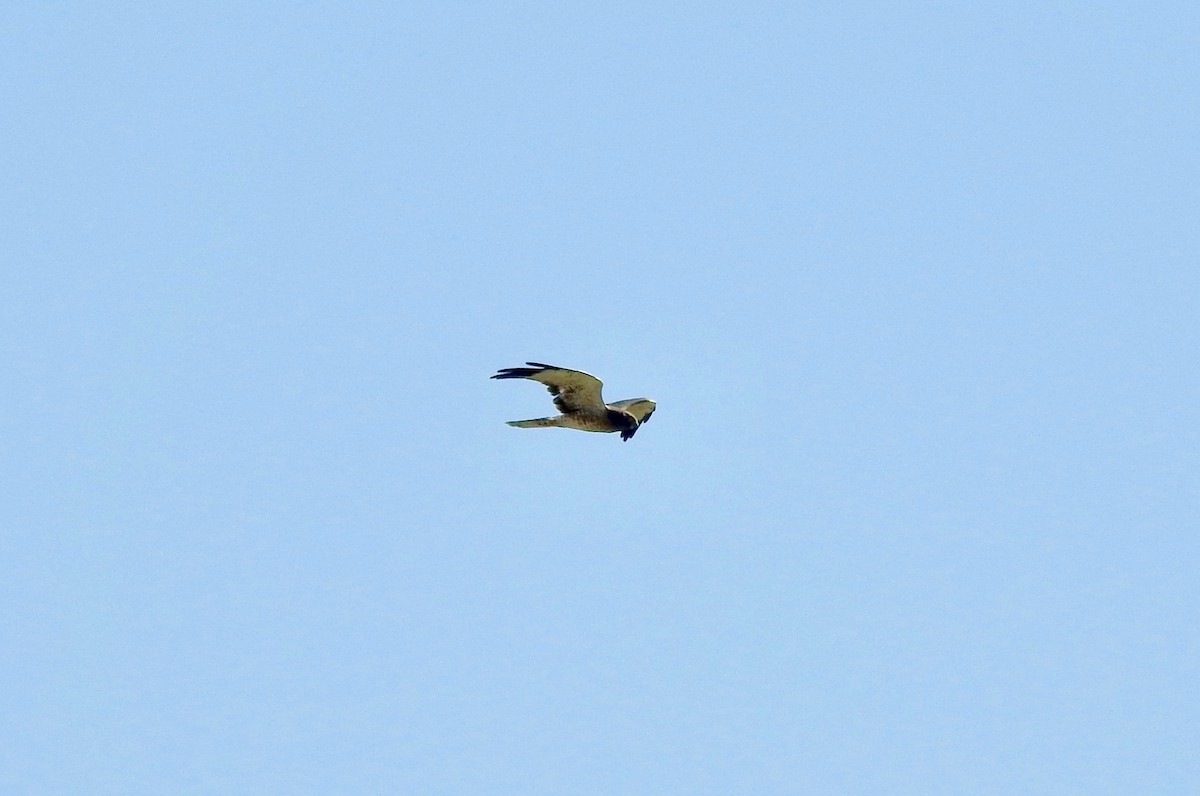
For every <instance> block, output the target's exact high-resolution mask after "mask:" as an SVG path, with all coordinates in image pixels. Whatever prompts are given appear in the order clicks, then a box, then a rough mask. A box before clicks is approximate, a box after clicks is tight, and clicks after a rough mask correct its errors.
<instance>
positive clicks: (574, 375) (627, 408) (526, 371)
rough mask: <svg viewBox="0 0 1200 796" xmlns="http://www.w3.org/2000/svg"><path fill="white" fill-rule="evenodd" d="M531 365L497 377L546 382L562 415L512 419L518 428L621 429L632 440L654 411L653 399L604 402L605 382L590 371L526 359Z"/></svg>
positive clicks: (512, 424)
mask: <svg viewBox="0 0 1200 796" xmlns="http://www.w3.org/2000/svg"><path fill="white" fill-rule="evenodd" d="M525 364H526V365H529V366H530V367H527V368H504V369H503V370H501V371H500V372H499V373H497V374H496V375H495V376H492V378H493V379H533V380H534V381H537V382H541V383H542V384H545V385H546V388H547V389H549V390H550V394H551V395H553V396H554V405H555V406H557V407H558V411H560V412H562V414H561V415H557V416H555V417H539V418H538V419H536V420H510V421H508V424H509V425H510V426H516V427H517V428H574V429H578V430H580V431H620V432H621V439H622V440H626V441H628V440H629V439H630V438H632V437H633V435H634V434H636V433H637V430H638V428H640V427H641V425H642V423H645V422H646V421H647V420H649V419H650V415H652V414H654V406H655V404H654V401H651V400H650V399H649V398H627V399H626V400H624V401H614V402H613V403H611V404H606V403H604V399H603V398H601V397H600V388H601V387H603V386H604V385H603V384H602V383H601V381H600V380H599V379H598V378H596V377H595V376H593V375H591V374H590V373H584V372H583V371H582V370H570V369H569V368H557V367H555V366H554V365H544V364H542V363H541V362H526V363H525Z"/></svg>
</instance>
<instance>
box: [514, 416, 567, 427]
mask: <svg viewBox="0 0 1200 796" xmlns="http://www.w3.org/2000/svg"><path fill="white" fill-rule="evenodd" d="M561 420H562V418H560V417H539V418H536V419H534V420H509V421H508V424H509V425H510V426H512V427H514V428H554V427H556V426H558V425H559V424H560V422H561Z"/></svg>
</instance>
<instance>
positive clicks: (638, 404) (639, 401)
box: [609, 398, 656, 426]
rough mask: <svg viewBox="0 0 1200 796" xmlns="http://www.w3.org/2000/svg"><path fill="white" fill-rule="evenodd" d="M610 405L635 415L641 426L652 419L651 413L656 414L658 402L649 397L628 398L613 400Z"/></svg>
mask: <svg viewBox="0 0 1200 796" xmlns="http://www.w3.org/2000/svg"><path fill="white" fill-rule="evenodd" d="M609 406H612V407H615V408H617V409H622V410H624V411H626V412H628V413H629V414H631V415H633V416H634V417H635V418H636V419H637V421H638V425H639V426H640V425H641V424H642V423H645V422H646V421H647V420H649V419H650V415H652V414H654V407H655V406H656V404H655V403H654V401H651V400H650V399H649V398H626V399H625V400H624V401H613V402H612V403H611V404H609Z"/></svg>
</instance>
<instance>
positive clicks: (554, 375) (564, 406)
mask: <svg viewBox="0 0 1200 796" xmlns="http://www.w3.org/2000/svg"><path fill="white" fill-rule="evenodd" d="M525 364H526V365H529V366H530V367H527V368H504V369H502V370H501V371H500V372H499V373H497V374H496V375H495V376H492V378H493V379H533V380H534V381H538V382H541V383H542V384H545V385H546V389H548V390H549V391H550V394H551V395H553V396H554V405H555V406H557V407H558V411H560V412H562V413H563V414H564V415H571V414H602V413H604V412H605V411H606V409H605V406H604V399H603V398H601V397H600V388H601V387H603V386H604V385H603V383H601V381H600V380H599V379H598V378H596V377H595V376H593V375H592V374H590V373H584V372H583V371H582V370H571V369H570V368H559V367H555V366H554V365H546V364H543V363H541V362H526V363H525Z"/></svg>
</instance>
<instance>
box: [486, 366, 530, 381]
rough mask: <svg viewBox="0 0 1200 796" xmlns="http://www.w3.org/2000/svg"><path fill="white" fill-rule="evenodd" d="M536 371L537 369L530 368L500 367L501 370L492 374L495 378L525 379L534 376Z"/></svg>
mask: <svg viewBox="0 0 1200 796" xmlns="http://www.w3.org/2000/svg"><path fill="white" fill-rule="evenodd" d="M534 373H537V371H536V370H530V369H529V368H500V370H499V372H497V373H496V375H495V376H492V377H491V378H493V379H524V378H528V377H529V376H532V375H533V374H534Z"/></svg>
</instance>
